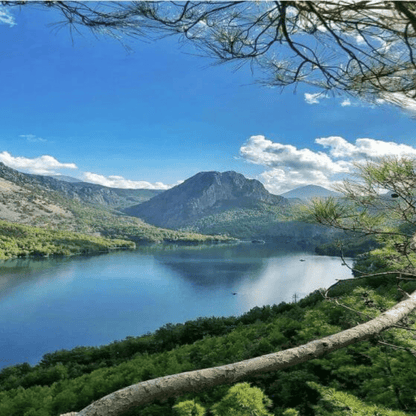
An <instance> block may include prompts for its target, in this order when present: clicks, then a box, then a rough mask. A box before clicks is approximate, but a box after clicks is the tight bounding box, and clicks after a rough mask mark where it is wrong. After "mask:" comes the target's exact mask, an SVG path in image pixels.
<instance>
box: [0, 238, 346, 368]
mask: <svg viewBox="0 0 416 416" xmlns="http://www.w3.org/2000/svg"><path fill="white" fill-rule="evenodd" d="M301 259H303V260H305V261H300V260H301ZM347 277H351V273H350V271H349V269H348V268H347V267H342V266H341V263H340V260H339V259H338V258H334V257H321V256H315V255H313V254H311V253H303V252H285V251H283V250H281V249H277V248H276V247H269V246H266V245H257V244H241V245H236V246H213V247H204V248H201V247H191V248H173V247H164V248H157V249H154V248H148V249H144V250H137V251H123V252H115V253H111V254H106V255H102V256H94V257H74V258H66V259H46V260H26V259H24V260H9V261H6V262H2V263H0V368H1V367H4V366H8V365H12V364H15V363H20V362H25V361H26V362H29V363H31V364H35V363H36V362H38V361H39V360H40V359H41V357H42V355H43V354H45V353H46V352H51V351H54V350H57V349H62V348H66V349H69V348H72V347H75V346H77V345H100V344H104V343H109V342H111V341H114V340H116V339H123V338H125V337H126V336H128V335H132V336H136V335H141V334H144V333H146V332H148V331H153V330H155V329H157V328H158V327H160V326H162V325H164V324H166V323H168V322H173V323H176V322H184V321H186V320H190V319H194V318H197V317H198V316H228V315H239V314H242V313H244V312H246V311H248V310H250V309H251V308H252V307H254V306H256V305H257V306H262V305H267V304H274V303H276V304H277V303H280V302H282V301H286V302H291V301H292V296H293V295H294V294H295V293H296V294H297V296H300V297H302V296H305V295H306V294H308V293H310V292H311V291H313V290H315V289H318V288H320V287H328V286H330V285H331V284H332V283H334V282H335V279H336V278H347ZM233 292H237V295H233Z"/></svg>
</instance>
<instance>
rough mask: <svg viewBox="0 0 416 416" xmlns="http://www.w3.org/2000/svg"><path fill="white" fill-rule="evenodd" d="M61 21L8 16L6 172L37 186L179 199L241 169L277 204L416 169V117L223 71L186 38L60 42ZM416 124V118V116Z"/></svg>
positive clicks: (2, 60)
mask: <svg viewBox="0 0 416 416" xmlns="http://www.w3.org/2000/svg"><path fill="white" fill-rule="evenodd" d="M60 20H62V18H61V17H60V16H59V15H57V14H56V13H55V12H54V11H49V10H43V9H35V8H32V7H26V6H25V7H22V8H21V9H20V11H19V9H18V8H4V7H3V8H0V40H1V42H0V64H1V65H0V68H1V69H0V71H1V74H2V77H1V79H2V82H1V89H0V94H1V96H2V97H1V100H0V161H2V162H4V163H5V164H7V165H9V166H11V167H13V168H15V169H17V170H20V171H23V172H29V173H37V174H63V175H70V176H73V177H76V178H79V179H83V180H87V181H92V182H95V183H101V184H103V185H107V186H116V187H132V188H161V189H166V188H167V187H169V186H172V185H175V184H177V183H179V182H180V181H183V180H185V179H187V178H189V177H191V176H193V175H194V174H196V173H198V172H200V171H208V170H217V171H227V170H235V171H237V172H240V173H242V174H244V175H246V176H247V177H250V178H256V179H259V180H260V181H262V182H263V183H264V184H265V185H266V187H267V188H268V189H269V190H270V191H271V192H273V193H281V192H285V191H287V190H289V189H292V188H295V187H297V186H302V185H306V184H312V183H313V184H317V185H322V186H327V187H328V186H330V185H331V184H332V183H334V182H336V181H337V180H339V179H340V178H341V177H344V176H346V175H348V174H349V173H350V172H351V170H352V162H353V161H356V160H362V159H363V158H368V157H377V156H383V155H392V154H397V155H403V154H408V155H412V156H416V146H415V145H416V141H415V135H414V131H415V127H416V124H415V123H416V121H415V120H414V119H413V118H412V117H411V116H412V111H413V108H412V106H411V105H410V106H409V109H408V111H403V110H400V109H398V108H396V107H393V106H391V105H388V104H386V103H384V104H381V105H379V106H377V107H374V106H370V105H367V104H364V103H360V102H358V101H356V100H353V99H351V98H350V99H348V97H335V98H325V97H324V98H322V97H321V98H319V97H316V96H315V95H314V94H315V93H316V92H317V91H316V90H313V89H312V88H310V87H307V86H301V87H300V88H298V90H297V92H296V94H294V92H293V89H290V88H288V89H287V90H285V91H284V92H283V93H280V92H279V90H277V89H272V88H265V87H261V86H260V85H258V84H256V83H255V77H253V76H252V74H251V71H250V68H248V67H243V68H242V69H240V70H238V71H234V68H233V67H232V66H210V65H209V64H210V63H212V61H210V60H208V59H204V58H201V57H197V56H195V53H196V52H195V51H194V50H193V49H192V47H190V46H183V45H181V44H178V42H177V39H176V38H168V39H164V40H160V41H157V42H153V41H152V42H150V41H149V42H148V41H140V40H128V41H127V43H128V45H129V46H130V48H131V50H130V51H129V50H127V49H126V48H125V47H123V46H122V45H121V44H120V43H119V42H117V41H116V40H113V39H110V38H104V37H100V38H98V39H97V38H95V37H94V36H92V35H91V34H89V33H88V32H85V33H84V36H78V35H76V34H75V35H74V37H73V39H72V38H71V35H70V33H69V30H68V28H65V27H64V28H62V29H61V30H59V31H57V30H56V27H55V26H50V24H51V23H56V22H59V21H60ZM414 114H416V112H415V113H414Z"/></svg>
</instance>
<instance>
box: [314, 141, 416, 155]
mask: <svg viewBox="0 0 416 416" xmlns="http://www.w3.org/2000/svg"><path fill="white" fill-rule="evenodd" d="M315 143H318V144H320V145H322V146H324V147H325V148H329V149H330V151H329V153H330V155H331V156H333V157H335V158H354V159H355V160H358V159H367V158H380V157H385V156H416V149H415V148H414V147H411V146H408V145H405V144H398V143H394V142H385V141H383V140H375V139H368V138H363V139H357V140H356V141H355V144H351V143H349V142H347V141H346V140H345V139H343V138H342V137H339V136H331V137H324V138H319V139H316V140H315Z"/></svg>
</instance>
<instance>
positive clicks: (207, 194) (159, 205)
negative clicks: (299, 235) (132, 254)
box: [125, 171, 288, 228]
mask: <svg viewBox="0 0 416 416" xmlns="http://www.w3.org/2000/svg"><path fill="white" fill-rule="evenodd" d="M260 204H270V205H281V206H284V205H287V204H288V201H287V200H286V199H285V198H283V197H282V196H277V195H272V194H271V193H269V192H268V191H267V190H266V188H265V187H264V186H263V184H261V183H260V182H259V181H257V180H255V179H247V178H245V177H244V176H243V175H242V174H240V173H236V172H233V171H229V172H223V173H221V172H214V171H212V172H200V173H197V174H196V175H194V176H192V177H191V178H189V179H187V180H186V181H185V182H183V183H181V184H180V185H177V186H175V187H173V188H171V189H169V190H167V191H165V192H163V193H161V194H159V195H157V196H155V197H153V198H152V199H150V200H149V201H146V202H143V203H142V204H140V205H136V206H132V207H129V208H127V209H125V212H126V213H127V214H129V215H133V216H137V217H140V218H142V219H143V220H145V221H146V222H149V223H150V224H153V225H157V226H159V227H167V228H179V227H183V226H186V225H189V224H191V223H192V222H193V221H196V220H198V219H200V218H203V217H206V216H209V215H212V214H215V213H219V212H223V211H227V210H228V209H232V208H254V207H257V206H259V205H260Z"/></svg>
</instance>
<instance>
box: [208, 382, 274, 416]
mask: <svg viewBox="0 0 416 416" xmlns="http://www.w3.org/2000/svg"><path fill="white" fill-rule="evenodd" d="M271 404H272V401H271V400H270V399H269V398H268V397H267V396H265V394H264V393H263V392H262V391H261V390H260V389H259V388H258V387H251V386H250V384H249V383H239V384H236V385H235V386H233V387H231V388H230V390H229V391H228V393H227V395H226V396H225V397H224V398H223V399H222V400H221V401H220V402H219V403H217V404H216V405H214V406H213V408H212V412H213V414H214V415H215V416H253V415H256V416H271V414H270V413H269V412H268V411H267V409H266V407H268V406H270V405H271Z"/></svg>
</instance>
